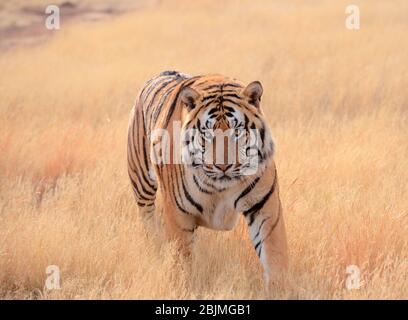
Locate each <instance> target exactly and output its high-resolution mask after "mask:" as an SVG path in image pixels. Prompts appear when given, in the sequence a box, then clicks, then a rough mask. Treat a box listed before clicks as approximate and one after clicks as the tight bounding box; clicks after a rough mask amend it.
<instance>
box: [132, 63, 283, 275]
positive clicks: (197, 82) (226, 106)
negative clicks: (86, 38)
mask: <svg viewBox="0 0 408 320" xmlns="http://www.w3.org/2000/svg"><path fill="white" fill-rule="evenodd" d="M261 95H262V86H261V84H260V83H259V82H253V83H251V84H249V85H248V86H244V85H243V84H242V83H241V82H239V81H237V80H235V79H231V78H227V77H224V76H220V75H208V76H196V77H191V76H188V75H185V74H182V73H179V72H176V71H166V72H163V73H161V74H160V75H158V76H157V77H155V78H153V79H151V80H149V81H148V82H147V83H146V84H145V86H144V88H143V89H142V91H141V92H140V94H139V96H138V98H137V101H136V104H135V107H134V108H133V110H132V112H131V117H130V122H129V132H128V172H129V177H130V180H131V185H132V188H133V191H134V194H135V198H136V201H137V204H138V206H139V211H140V213H141V214H142V215H143V218H144V219H149V218H150V217H152V216H153V215H154V212H155V199H156V193H157V191H158V190H160V192H161V194H162V196H163V201H164V204H163V208H164V209H163V216H164V219H165V225H166V229H167V234H168V236H169V238H171V239H177V240H178V241H179V243H180V244H181V248H182V249H183V251H184V252H185V253H188V252H189V251H188V250H189V246H190V244H191V243H192V241H193V237H194V231H195V230H196V228H197V227H198V226H203V227H207V228H211V229H217V230H230V229H232V228H233V227H234V226H235V225H236V224H237V221H238V219H239V217H240V215H243V216H244V217H245V219H246V221H247V223H248V228H249V234H250V237H251V240H252V241H253V244H254V248H255V251H256V253H257V254H258V256H259V258H260V260H261V263H262V265H263V267H264V271H265V276H266V278H267V279H270V277H271V276H273V275H275V274H277V273H278V271H281V270H283V269H285V268H286V265H287V254H286V235H285V227H284V222H283V216H282V209H281V204H280V199H279V184H278V177H277V172H276V167H275V163H274V161H273V152H274V144H273V140H272V136H271V133H270V130H269V127H268V125H267V123H266V121H265V118H264V116H263V113H262V110H261V107H260V98H261ZM174 123H180V127H181V132H182V135H181V137H182V139H179V140H178V139H174V137H177V135H176V132H175V130H176V129H175V127H174ZM158 129H160V130H162V129H164V130H167V132H168V133H169V137H170V139H169V141H168V143H167V144H163V136H156V135H155V134H154V133H155V132H156V131H157V130H158ZM189 130H190V131H191V132H192V133H189V132H190V131H189ZM217 130H218V131H217ZM228 130H229V131H228ZM251 130H255V131H256V132H257V133H258V136H257V137H258V140H257V141H258V144H256V145H251V142H250V141H252V140H251V138H250V134H249V132H250V131H251ZM215 131H217V132H221V133H225V132H232V134H230V135H228V137H225V138H223V140H221V141H224V142H226V141H228V142H230V141H232V144H231V145H235V146H236V150H235V151H234V153H235V154H234V155H236V156H237V157H239V156H240V155H241V156H242V155H243V157H242V158H243V159H244V160H242V161H241V160H240V161H238V162H235V163H233V164H229V163H227V161H223V162H222V163H218V162H217V161H215V160H214V161H213V162H211V161H210V162H209V163H208V162H205V161H203V159H205V157H206V155H207V153H208V152H209V150H210V148H209V147H208V146H211V148H212V147H214V149H216V148H217V144H216V143H217V141H219V140H217V141H216V140H215V138H214V132H215ZM239 142H244V143H243V147H241V146H239ZM163 145H165V146H166V147H167V148H168V150H169V151H170V155H171V156H170V163H160V161H159V162H157V161H156V160H157V159H156V158H155V156H154V154H156V153H157V149H159V150H161V152H162V153H163V150H162V149H160V148H163ZM218 146H220V144H218ZM166 147H165V148H166ZM180 147H181V148H182V150H183V151H182V152H181V155H180V157H184V156H185V157H186V159H188V160H189V161H186V162H177V161H176V160H178V159H179V158H178V156H179V155H178V154H174V150H175V149H176V148H178V149H180ZM183 148H184V149H183ZM228 148H230V147H228ZM214 149H212V150H214ZM226 159H227V158H226V155H225V153H224V158H223V160H226ZM153 160H154V161H153ZM252 161H255V162H252ZM252 163H256V164H257V167H256V170H255V171H253V172H252V171H248V170H251V169H253V164H252ZM248 172H249V174H248Z"/></svg>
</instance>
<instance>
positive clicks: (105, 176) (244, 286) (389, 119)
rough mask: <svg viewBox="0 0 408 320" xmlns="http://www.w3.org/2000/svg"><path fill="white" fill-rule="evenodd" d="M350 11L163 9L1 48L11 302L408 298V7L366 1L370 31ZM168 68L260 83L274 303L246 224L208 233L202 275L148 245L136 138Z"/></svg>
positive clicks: (0, 293) (261, 6)
mask: <svg viewBox="0 0 408 320" xmlns="http://www.w3.org/2000/svg"><path fill="white" fill-rule="evenodd" d="M28 2H31V3H33V5H38V6H40V8H42V7H41V6H44V5H45V4H44V1H42V0H41V1H36V0H30V1H28ZM92 2H95V1H92ZM349 4H350V3H349V2H348V1H343V0H336V1H329V0H313V1H300V0H298V1H284V0H277V1H267V0H251V1H249V0H248V1H247V0H240V1H230V0H223V1H209V0H208V1H205V0H199V1H187V0H178V1H175V0H174V1H170V0H167V1H166V0H164V1H155V2H152V3H150V4H149V5H146V6H143V7H141V8H140V9H137V10H131V11H129V12H127V13H123V14H120V15H115V16H113V17H111V18H108V19H102V20H98V21H78V20H76V21H75V22H64V20H61V28H60V29H59V30H53V31H48V32H50V33H51V34H50V36H49V37H47V40H45V41H41V42H38V43H32V44H30V45H16V46H13V47H10V48H5V49H2V50H1V52H0V298H1V299H264V298H266V299H407V298H408V279H407V275H408V250H407V248H408V41H407V34H408V19H407V14H408V2H407V1H405V0H395V1H386V0H370V1H369V0H365V1H364V0H356V1H354V4H355V5H357V6H358V7H359V9H360V19H361V25H360V29H359V30H349V29H348V28H346V26H345V20H346V19H347V14H346V12H345V8H346V7H347V5H349ZM15 5H16V6H17V5H20V2H16V4H15ZM3 9H4V8H3ZM4 10H5V9H4ZM164 70H178V71H182V72H185V73H188V74H191V75H197V74H208V73H220V74H224V75H227V76H230V77H235V78H237V79H240V80H241V81H243V82H245V83H249V82H251V81H254V80H259V81H261V82H262V84H263V87H264V95H263V100H262V106H263V110H264V113H265V115H266V118H267V120H268V122H269V125H270V128H271V130H272V133H273V136H274V138H275V141H276V145H277V152H276V156H275V159H276V163H277V169H278V174H279V179H280V185H281V186H280V195H281V200H282V206H283V213H284V216H285V222H286V226H287V236H288V247H289V258H290V270H289V274H288V281H287V283H286V285H285V287H283V288H281V289H280V290H275V291H272V292H268V291H266V290H265V288H264V285H263V278H262V268H261V266H260V263H259V259H258V257H257V255H256V252H255V250H254V249H253V245H252V243H251V242H250V240H249V237H248V231H247V228H246V223H245V221H244V219H242V221H240V223H239V225H238V226H237V228H235V229H234V230H233V231H228V232H220V231H212V230H208V229H204V228H199V229H198V235H197V241H196V243H195V247H194V250H193V256H192V262H191V266H190V265H187V264H186V263H185V262H184V261H183V259H180V257H179V254H178V252H177V246H175V245H174V243H171V242H170V243H168V242H166V241H163V238H164V236H163V232H162V231H160V230H161V229H159V231H158V232H157V233H156V234H151V233H147V232H146V231H145V228H144V225H143V221H141V219H140V217H139V215H138V209H137V206H136V203H135V200H134V197H133V194H132V189H131V187H130V183H129V179H128V176H127V161H126V144H127V125H128V119H129V112H130V110H131V108H132V106H133V104H134V102H135V99H136V95H137V93H138V91H139V90H140V89H141V88H142V86H143V84H144V83H145V81H147V80H148V79H149V78H151V77H152V76H154V75H156V74H158V73H159V72H161V71H164ZM51 265H55V266H58V268H59V270H60V289H54V290H49V289H47V287H46V285H45V284H46V280H47V277H48V276H49V274H47V272H46V269H47V267H48V266H51ZM350 266H355V267H356V268H357V269H356V270H359V275H358V276H359V286H358V287H354V288H350V287H348V286H347V282H348V280H349V279H350V278H349V277H350V276H351V275H350V274H349V273H348V270H349V268H348V267H350ZM353 268H354V267H353ZM353 270H354V269H353Z"/></svg>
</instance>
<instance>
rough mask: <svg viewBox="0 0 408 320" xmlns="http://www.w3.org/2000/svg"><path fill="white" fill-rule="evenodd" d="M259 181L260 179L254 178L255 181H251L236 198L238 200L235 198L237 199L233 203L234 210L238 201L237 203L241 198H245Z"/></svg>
mask: <svg viewBox="0 0 408 320" xmlns="http://www.w3.org/2000/svg"><path fill="white" fill-rule="evenodd" d="M259 179H260V177H257V178H255V180H253V181H252V182H251V183H250V184H249V186H248V187H246V188H245V189H244V191H242V192H241V194H240V195H239V196H238V198H237V199H236V200H235V202H234V208H235V209H236V208H237V204H238V201H239V200H240V199H241V198H243V197H245V196H246V195H247V194H248V193H249V192H250V191H251V190H252V189H253V188H254V187H255V185H256V184H257V183H258V181H259Z"/></svg>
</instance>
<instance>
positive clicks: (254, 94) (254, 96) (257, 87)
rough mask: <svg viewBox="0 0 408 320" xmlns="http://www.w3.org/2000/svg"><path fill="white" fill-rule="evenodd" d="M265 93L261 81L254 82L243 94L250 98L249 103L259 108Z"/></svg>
mask: <svg viewBox="0 0 408 320" xmlns="http://www.w3.org/2000/svg"><path fill="white" fill-rule="evenodd" d="M262 93H263V88H262V84H261V83H260V82H259V81H253V82H251V83H250V84H248V85H247V86H246V88H245V89H244V91H242V94H243V95H244V96H246V97H248V102H249V103H250V104H252V105H253V106H255V107H257V108H259V102H260V101H261V97H262Z"/></svg>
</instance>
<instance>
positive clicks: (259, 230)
mask: <svg viewBox="0 0 408 320" xmlns="http://www.w3.org/2000/svg"><path fill="white" fill-rule="evenodd" d="M270 218H271V217H267V218H265V219H263V220H262V222H261V224H260V225H259V228H258V232H257V233H256V235H255V237H254V239H253V240H255V239H256V238H257V237H258V236H259V234H260V233H261V228H262V226H263V224H264V223H265V221H266V220H268V219H270Z"/></svg>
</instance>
